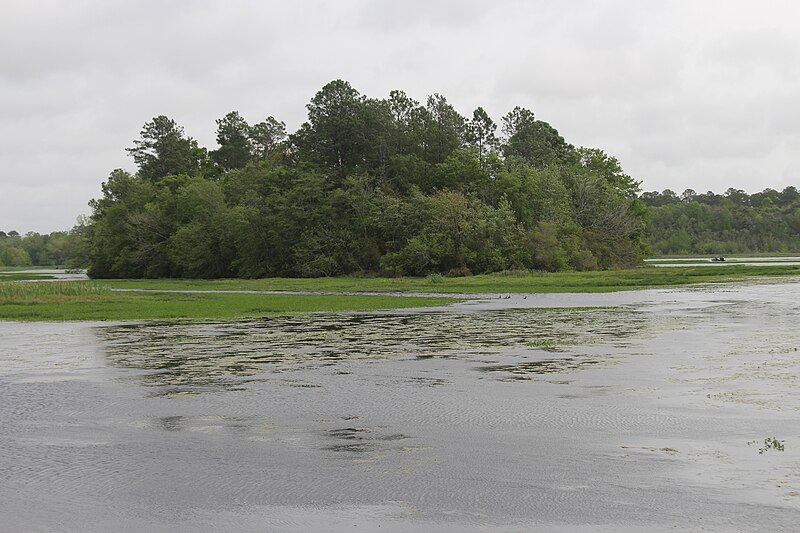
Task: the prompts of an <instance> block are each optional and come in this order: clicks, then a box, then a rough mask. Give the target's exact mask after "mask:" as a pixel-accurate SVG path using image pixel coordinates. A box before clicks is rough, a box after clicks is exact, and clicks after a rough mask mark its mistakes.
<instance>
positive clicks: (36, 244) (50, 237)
mask: <svg viewBox="0 0 800 533" xmlns="http://www.w3.org/2000/svg"><path fill="white" fill-rule="evenodd" d="M83 229H84V228H83V226H82V224H80V223H79V224H78V225H77V226H76V227H75V228H73V229H72V230H71V231H54V232H53V233H50V234H47V235H41V234H39V233H35V232H29V233H26V234H25V235H20V234H19V233H18V232H17V231H16V230H11V231H9V232H7V233H6V232H5V231H0V266H12V267H25V266H32V265H35V266H59V267H64V266H66V267H77V266H85V264H86V260H87V257H86V253H85V252H86V242H85V239H84V238H83V235H82V231H83Z"/></svg>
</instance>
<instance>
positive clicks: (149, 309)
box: [0, 281, 455, 321]
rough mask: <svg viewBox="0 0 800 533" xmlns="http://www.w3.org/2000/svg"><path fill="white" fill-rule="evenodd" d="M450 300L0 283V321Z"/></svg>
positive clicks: (205, 315) (188, 315)
mask: <svg viewBox="0 0 800 533" xmlns="http://www.w3.org/2000/svg"><path fill="white" fill-rule="evenodd" d="M453 301H455V300H453V299H450V298H417V297H410V298H409V297H402V296H344V295H336V296H294V295H289V294H277V295H273V294H225V293H221V294H207V293H204V294H185V293H169V292H112V291H111V290H110V288H109V287H107V286H103V285H101V284H98V283H95V282H83V281H69V282H43V283H24V282H16V283H0V320H17V321H65V320H88V321H102V320H115V321H126V320H169V319H235V318H252V317H263V316H272V315H285V314H297V313H307V312H312V311H369V310H377V309H397V308H408V307H423V306H436V305H444V304H447V303H452V302H453Z"/></svg>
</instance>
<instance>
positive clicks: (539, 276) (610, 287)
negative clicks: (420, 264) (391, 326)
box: [98, 265, 800, 294]
mask: <svg viewBox="0 0 800 533" xmlns="http://www.w3.org/2000/svg"><path fill="white" fill-rule="evenodd" d="M798 274H800V267H798V266H786V265H776V266H763V267H762V266H757V267H753V266H745V265H720V266H703V267H691V266H688V267H670V268H657V267H642V268H632V269H625V270H602V271H592V272H530V271H506V272H502V273H499V274H485V275H479V276H464V277H448V276H433V277H426V278H408V277H401V278H380V277H369V278H366V277H338V278H265V279H217V280H188V279H159V280H102V281H98V283H101V284H103V285H106V286H109V287H114V288H131V289H134V288H135V289H153V290H159V289H160V290H181V289H183V290H197V289H199V290H254V291H258V290H262V291H263V290H272V291H319V292H381V291H387V292H388V291H392V292H434V293H450V294H454V293H464V294H470V293H472V294H475V293H495V294H496V293H558V292H613V291H623V290H632V289H644V288H656V287H673V286H680V285H688V284H693V283H723V282H730V281H737V280H741V279H747V278H752V277H763V276H793V275H798ZM429 278H430V279H429Z"/></svg>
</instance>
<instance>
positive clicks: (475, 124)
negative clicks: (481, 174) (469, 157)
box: [467, 107, 498, 168]
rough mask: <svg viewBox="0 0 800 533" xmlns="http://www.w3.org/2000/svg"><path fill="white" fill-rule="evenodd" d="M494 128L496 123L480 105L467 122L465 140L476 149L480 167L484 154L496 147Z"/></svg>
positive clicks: (482, 164) (482, 165) (482, 163)
mask: <svg viewBox="0 0 800 533" xmlns="http://www.w3.org/2000/svg"><path fill="white" fill-rule="evenodd" d="M496 130H497V124H495V123H494V121H493V120H492V119H491V118H489V114H488V113H486V111H484V109H483V108H482V107H479V108H477V109H476V110H475V111H473V112H472V120H470V121H469V123H468V124H467V142H468V143H469V144H470V145H472V146H474V147H475V148H477V149H478V160H479V162H480V166H481V168H483V167H484V159H485V158H486V155H487V154H488V153H489V152H490V151H492V150H494V149H495V148H496V147H497V142H498V141H497V136H496V135H495V134H494V132H495V131H496Z"/></svg>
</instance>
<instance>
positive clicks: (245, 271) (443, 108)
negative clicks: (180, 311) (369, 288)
mask: <svg viewBox="0 0 800 533" xmlns="http://www.w3.org/2000/svg"><path fill="white" fill-rule="evenodd" d="M307 108H308V120H307V122H305V123H304V124H303V125H302V126H301V127H300V128H299V129H298V130H297V131H296V132H294V133H292V134H291V135H289V136H288V140H286V141H284V138H285V136H286V131H285V126H284V125H283V123H281V122H279V121H277V120H276V119H274V118H272V117H269V118H268V119H266V120H265V121H264V122H261V123H259V124H256V125H255V126H250V125H249V124H248V123H247V121H246V120H245V119H244V118H243V117H242V116H241V115H239V113H238V112H236V111H232V112H230V113H228V114H227V115H225V117H223V118H221V119H220V120H218V121H217V143H218V144H219V147H218V148H217V149H214V150H211V151H207V150H206V149H204V148H200V147H198V146H197V144H196V142H195V141H194V140H193V139H191V138H190V137H186V136H185V135H184V132H183V129H182V128H181V127H180V126H178V125H177V124H176V123H175V122H174V121H173V120H172V119H169V118H168V117H164V116H159V117H156V118H154V119H153V120H152V121H151V122H148V123H146V124H145V126H144V128H143V129H142V132H141V138H140V139H139V140H136V141H134V147H133V148H129V149H128V151H129V153H130V154H131V155H132V156H133V158H134V160H135V161H136V163H137V165H138V166H139V171H138V172H137V173H136V174H133V175H131V174H129V173H127V172H125V171H122V170H115V171H114V172H112V173H111V175H110V176H109V178H108V180H107V182H105V183H103V185H102V193H103V194H102V197H101V198H99V199H97V200H93V201H92V202H91V204H90V205H91V206H92V208H93V213H92V216H91V218H90V220H89V221H88V223H87V224H85V225H84V226H83V229H82V230H81V239H82V240H81V241H80V242H82V243H84V244H83V247H82V248H81V255H82V257H85V258H87V261H88V264H89V274H90V275H91V276H92V277H107V278H135V277H148V278H158V277H192V278H219V277H230V276H235V277H264V276H299V277H316V276H338V275H347V274H358V273H385V274H391V275H394V276H397V275H403V274H412V275H426V274H430V273H443V274H447V275H459V276H463V275H466V274H470V273H488V272H495V271H500V270H507V269H540V270H548V271H556V270H564V269H578V270H587V269H593V268H614V267H618V266H630V265H635V264H637V263H638V262H639V260H640V259H641V257H642V254H643V251H644V246H643V244H642V240H641V236H642V232H643V228H644V217H645V211H644V208H643V204H642V203H641V202H640V201H639V200H638V199H637V198H636V194H635V192H637V191H638V182H635V181H634V180H633V179H631V178H630V177H629V176H627V175H626V174H625V173H624V172H623V170H622V168H621V166H620V165H619V162H618V161H617V160H616V159H615V158H613V157H611V156H608V155H606V154H605V153H604V152H602V151H600V150H594V149H585V148H581V149H579V150H576V149H575V148H574V147H573V146H572V145H569V144H568V143H566V141H564V139H563V138H562V137H561V136H560V135H559V134H558V132H557V131H556V130H555V129H554V128H553V127H552V126H550V125H549V124H547V123H546V122H542V121H539V120H536V119H535V117H534V115H533V113H532V112H531V111H529V110H526V109H523V108H519V107H517V108H515V109H514V110H513V111H512V112H511V113H509V114H508V115H506V116H505V117H504V118H503V121H502V123H503V131H504V133H505V134H506V139H505V141H503V142H501V141H500V140H499V139H498V138H497V137H496V136H495V130H496V129H497V126H496V124H495V123H494V121H493V120H492V119H491V118H490V117H489V116H488V114H487V113H486V112H485V111H484V110H483V109H482V108H480V107H478V108H477V109H476V110H475V111H474V112H473V114H472V118H471V119H470V120H466V119H465V118H464V117H463V116H461V115H460V114H459V113H458V112H457V111H456V110H455V109H454V108H453V106H452V105H451V104H450V103H449V102H448V101H447V99H446V98H445V97H444V96H442V95H439V94H434V95H432V96H430V97H428V98H427V100H426V103H425V105H421V104H420V103H419V102H417V101H415V100H413V99H411V98H409V97H408V96H407V95H406V94H405V93H403V92H402V91H393V92H392V93H390V95H389V98H388V99H372V98H367V97H366V96H364V95H362V94H360V93H359V92H358V91H357V90H356V89H355V88H353V87H352V86H351V85H350V84H349V83H348V82H346V81H343V80H334V81H332V82H330V83H328V84H327V85H325V86H324V87H323V88H322V89H321V90H320V91H319V92H317V94H316V95H314V97H313V98H312V99H311V101H310V102H309V104H308V106H307ZM767 200H768V199H764V202H765V203H766V201H767ZM798 221H800V218H798Z"/></svg>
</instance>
